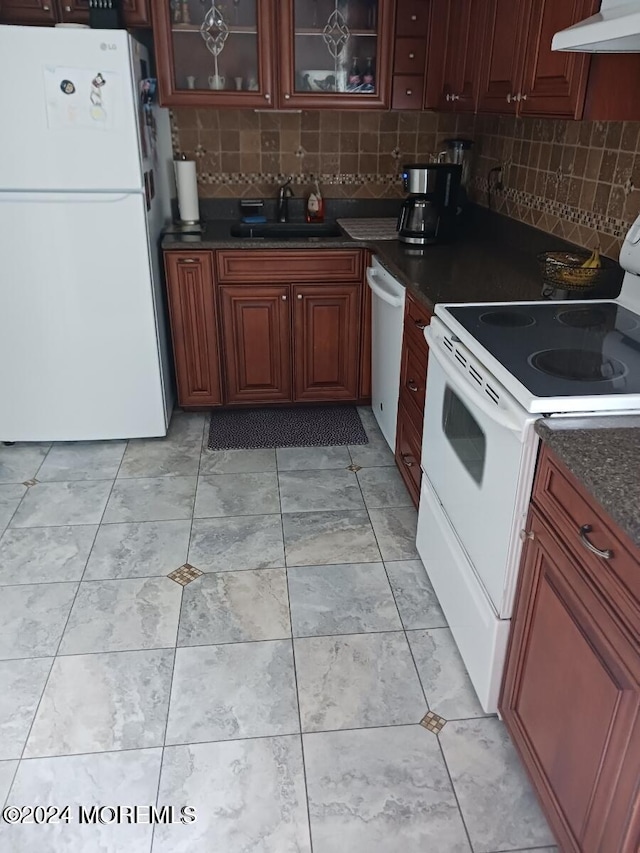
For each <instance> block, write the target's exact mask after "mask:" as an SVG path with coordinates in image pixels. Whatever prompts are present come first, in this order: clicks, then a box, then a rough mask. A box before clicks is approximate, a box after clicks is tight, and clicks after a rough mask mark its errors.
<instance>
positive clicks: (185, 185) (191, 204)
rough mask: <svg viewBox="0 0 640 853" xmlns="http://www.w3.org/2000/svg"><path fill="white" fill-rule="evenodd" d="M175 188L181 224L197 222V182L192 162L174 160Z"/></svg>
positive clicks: (198, 216) (194, 165) (194, 166)
mask: <svg viewBox="0 0 640 853" xmlns="http://www.w3.org/2000/svg"><path fill="white" fill-rule="evenodd" d="M173 165H174V168H175V172H176V188H177V190H178V209H179V211H180V219H181V220H182V222H198V220H199V219H200V210H199V208H198V182H197V179H196V164H195V162H194V161H193V160H175V161H174V163H173Z"/></svg>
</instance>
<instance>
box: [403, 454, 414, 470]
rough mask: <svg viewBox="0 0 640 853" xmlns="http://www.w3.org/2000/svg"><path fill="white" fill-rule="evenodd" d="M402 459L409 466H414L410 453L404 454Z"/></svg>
mask: <svg viewBox="0 0 640 853" xmlns="http://www.w3.org/2000/svg"><path fill="white" fill-rule="evenodd" d="M402 461H403V462H404V464H405V465H406V466H407V468H413V461H412V459H411V457H410V456H409V454H408V453H403V454H402Z"/></svg>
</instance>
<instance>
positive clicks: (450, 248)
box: [162, 208, 622, 309]
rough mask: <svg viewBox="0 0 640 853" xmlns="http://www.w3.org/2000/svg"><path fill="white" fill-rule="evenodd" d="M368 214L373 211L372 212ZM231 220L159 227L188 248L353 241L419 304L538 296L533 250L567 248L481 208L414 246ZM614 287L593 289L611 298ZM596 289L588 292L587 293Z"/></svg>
mask: <svg viewBox="0 0 640 853" xmlns="http://www.w3.org/2000/svg"><path fill="white" fill-rule="evenodd" d="M372 215H375V214H372ZM232 222H233V220H229V219H218V220H207V221H206V227H205V231H204V233H203V234H202V235H196V236H184V235H179V234H178V235H176V234H166V235H165V237H164V239H163V241H162V248H163V249H165V250H170V249H179V250H181V251H184V250H185V249H186V248H192V249H229V248H236V249H237V248H243V249H267V248H273V249H292V248H297V249H311V248H317V249H318V250H319V251H322V249H336V248H350V247H354V246H358V247H364V248H369V249H371V250H373V251H374V252H375V254H376V256H377V257H378V259H379V260H380V262H381V263H382V264H383V265H384V266H385V267H386V268H387V269H388V270H389V272H391V273H392V274H393V275H394V276H395V277H396V278H397V279H399V281H401V282H402V283H403V284H404V285H405V286H406V287H407V288H408V289H409V290H410V291H411V292H412V293H413V294H414V295H415V296H416V298H417V299H419V300H420V301H421V302H422V303H423V304H425V305H426V306H427V307H428V308H430V309H433V306H434V305H435V304H436V303H438V302H507V301H511V302H514V301H523V300H534V299H540V298H541V289H542V281H541V278H540V271H539V268H538V262H537V260H536V255H537V254H538V253H539V252H543V251H546V250H562V249H566V250H570V249H573V248H575V247H574V246H572V245H571V244H570V243H567V242H565V241H564V240H561V239H559V238H558V237H555V236H553V235H551V234H547V233H546V232H543V231H540V230H539V229H537V228H532V227H531V226H529V225H525V224H523V223H521V222H517V221H516V220H514V219H509V218H508V217H506V216H502V215H500V214H496V213H491V212H489V211H486V210H485V209H484V208H476V209H474V210H473V211H472V212H471V215H470V216H469V218H468V221H467V222H466V223H465V225H464V227H463V228H462V229H461V233H460V234H459V235H458V238H457V239H456V240H455V242H453V243H449V244H446V245H439V246H427V247H425V248H421V249H415V248H412V247H409V246H406V245H405V244H403V243H399V242H397V241H395V240H381V241H379V242H375V241H374V242H362V241H357V240H352V239H351V238H350V237H349V236H348V235H347V234H344V236H342V237H331V238H317V239H298V240H266V239H256V240H250V239H240V238H237V237H231V236H230V228H231V225H232ZM621 282H622V271H620V277H619V282H618V283H617V287H616V289H614V290H612V291H610V292H607V293H599V294H597V295H598V296H601V297H607V298H610V297H615V296H616V295H617V294H618V292H619V289H620V284H621ZM594 295H595V294H594Z"/></svg>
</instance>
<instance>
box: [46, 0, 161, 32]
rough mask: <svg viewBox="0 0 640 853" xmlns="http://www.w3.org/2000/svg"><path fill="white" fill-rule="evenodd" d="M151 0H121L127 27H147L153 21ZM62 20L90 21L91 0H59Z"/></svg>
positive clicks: (82, 22) (73, 22)
mask: <svg viewBox="0 0 640 853" xmlns="http://www.w3.org/2000/svg"><path fill="white" fill-rule="evenodd" d="M150 2H151V0H121V4H120V7H121V9H122V19H123V22H124V24H125V25H126V26H127V27H145V26H149V24H150V23H151V16H150V12H149V6H148V3H150ZM58 4H59V7H60V20H61V21H63V22H64V23H70V24H88V23H89V0H58Z"/></svg>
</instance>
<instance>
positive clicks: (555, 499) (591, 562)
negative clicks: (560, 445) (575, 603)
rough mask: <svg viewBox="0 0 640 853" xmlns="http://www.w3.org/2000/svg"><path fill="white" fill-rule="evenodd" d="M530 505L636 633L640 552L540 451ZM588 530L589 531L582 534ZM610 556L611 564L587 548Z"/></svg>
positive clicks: (547, 453)
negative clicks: (545, 521)
mask: <svg viewBox="0 0 640 853" xmlns="http://www.w3.org/2000/svg"><path fill="white" fill-rule="evenodd" d="M533 501H534V503H535V504H536V505H537V507H538V508H539V509H540V511H541V512H542V513H543V514H544V515H545V516H546V518H547V519H548V520H549V521H550V523H551V524H553V525H554V526H555V527H556V528H558V530H559V531H560V533H561V535H562V537H563V541H564V542H565V544H566V545H567V547H569V548H570V549H571V550H572V551H573V552H574V554H575V555H576V556H577V557H578V559H579V561H580V564H581V566H582V567H583V569H584V570H585V571H587V572H588V573H589V575H590V576H591V578H592V581H593V582H594V583H596V584H597V585H598V586H599V587H600V588H601V589H603V590H604V592H605V593H606V594H607V596H611V598H612V606H613V602H615V607H616V608H617V609H619V611H620V615H625V616H626V619H627V621H628V622H629V623H630V624H632V625H633V626H634V630H635V631H636V632H638V624H639V623H638V620H639V618H640V567H639V565H638V562H639V561H640V549H638V548H636V547H635V546H634V544H633V543H632V542H631V541H630V540H628V539H627V537H626V536H625V534H624V533H623V532H622V531H620V530H619V529H618V528H617V527H616V526H615V525H614V523H613V522H612V521H611V519H610V518H609V517H608V516H607V514H606V513H605V512H604V510H603V509H601V508H600V507H599V506H598V505H597V504H596V503H595V501H594V500H593V498H592V497H591V496H590V495H589V493H588V492H587V490H586V489H585V488H584V486H582V484H581V483H579V482H578V481H577V480H576V479H575V478H574V477H573V476H572V475H571V474H570V473H569V472H568V471H567V470H566V469H564V468H563V467H562V466H561V464H560V463H558V462H557V460H556V459H555V458H554V457H553V456H552V454H551V453H550V451H549V450H548V449H547V448H546V447H543V450H542V454H541V456H540V462H539V466H538V474H537V476H536V483H535V487H534V492H533ZM585 525H588V527H589V528H590V529H586V527H585ZM587 541H588V542H589V543H591V545H593V546H594V547H595V548H598V549H600V550H603V551H606V550H609V551H610V552H611V556H610V558H609V559H605V558H603V557H600V556H598V555H597V554H594V553H593V552H592V551H591V550H590V549H589V548H588V546H587V544H586V542H587Z"/></svg>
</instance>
